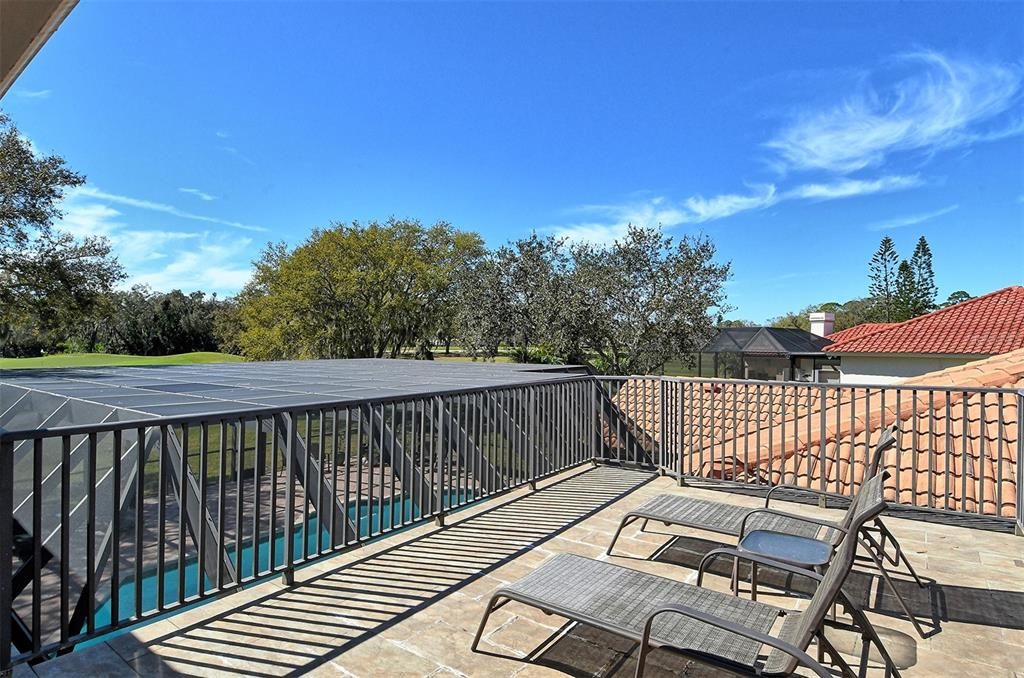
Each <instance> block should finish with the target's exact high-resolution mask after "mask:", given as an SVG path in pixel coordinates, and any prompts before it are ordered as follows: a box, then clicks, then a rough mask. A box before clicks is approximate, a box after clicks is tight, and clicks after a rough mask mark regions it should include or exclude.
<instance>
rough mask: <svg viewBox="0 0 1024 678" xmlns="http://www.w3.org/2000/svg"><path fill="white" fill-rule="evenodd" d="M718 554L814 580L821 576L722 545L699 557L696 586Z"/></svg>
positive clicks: (699, 583) (811, 571) (819, 578)
mask: <svg viewBox="0 0 1024 678" xmlns="http://www.w3.org/2000/svg"><path fill="white" fill-rule="evenodd" d="M719 556H727V557H730V558H732V559H734V560H745V561H747V562H750V563H757V564H758V565H764V566H765V567H770V568H772V569H773V570H780V571H782V572H788V573H789V574H796V575H800V576H802V577H807V578H808V579H813V580H814V581H816V582H821V579H822V576H821V575H820V574H818V573H817V572H814V571H813V570H805V569H804V568H802V567H797V566H796V565H790V564H789V563H782V562H779V561H778V560H775V559H773V558H768V557H766V556H762V555H760V554H757V553H749V552H747V551H740V550H739V549H736V548H732V547H728V546H725V547H722V548H717V549H711V550H710V551H708V552H707V553H705V554H704V557H703V558H701V559H700V565H698V566H697V586H700V585H701V582H703V581H704V571H705V570H706V569H707V566H708V565H709V564H711V562H712V561H714V560H715V559H716V558H718V557H719Z"/></svg>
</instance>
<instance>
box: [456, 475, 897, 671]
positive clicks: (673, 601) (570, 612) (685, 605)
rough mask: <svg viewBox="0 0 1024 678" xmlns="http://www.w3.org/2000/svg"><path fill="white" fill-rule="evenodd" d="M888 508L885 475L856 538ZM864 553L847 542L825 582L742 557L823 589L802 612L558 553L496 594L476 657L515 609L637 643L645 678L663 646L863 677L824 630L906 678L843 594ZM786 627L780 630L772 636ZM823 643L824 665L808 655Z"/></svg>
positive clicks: (726, 660) (743, 663)
mask: <svg viewBox="0 0 1024 678" xmlns="http://www.w3.org/2000/svg"><path fill="white" fill-rule="evenodd" d="M884 508H885V502H884V500H883V498H882V476H880V475H879V476H876V477H874V478H872V479H870V480H868V481H867V482H866V483H865V484H864V487H863V489H862V492H861V499H860V501H858V502H857V507H856V509H855V512H854V515H853V517H852V529H854V530H856V529H859V528H860V527H861V526H862V525H863V524H864V523H865V522H866V521H867V520H870V519H872V518H874V517H875V516H877V515H878V514H879V513H880V512H881V511H882V510H883V509H884ZM857 544H858V541H857V540H856V539H846V540H843V542H842V543H841V544H840V546H839V548H838V549H837V550H836V553H835V557H834V558H833V560H832V564H831V565H830V566H829V568H828V570H827V571H826V573H825V574H824V575H822V574H819V573H816V572H812V571H809V570H805V569H801V568H798V567H792V566H789V565H786V564H783V563H778V562H775V561H772V560H769V559H767V558H763V557H761V556H758V555H755V554H748V553H741V552H738V551H736V552H734V554H733V555H734V556H735V557H737V558H740V559H743V560H748V561H750V562H758V563H760V564H761V565H762V566H764V567H771V568H773V569H778V570H781V571H783V572H787V573H789V574H791V575H795V576H798V577H800V576H802V577H807V578H809V579H812V580H814V581H816V582H817V588H816V589H815V592H814V595H813V596H812V597H811V599H810V602H809V603H808V606H807V608H806V609H805V610H804V611H802V612H799V611H795V610H784V609H781V608H778V607H775V606H773V605H768V604H765V603H762V602H758V601H752V600H745V599H743V598H739V597H736V596H732V595H729V594H727V593H721V592H718V591H712V590H709V589H704V588H701V587H699V586H693V585H691V584H685V583H682V582H678V581H675V580H672V579H667V578H664V577H659V576H656V575H652V574H648V573H646V572H639V571H637V570H632V569H630V568H627V567H622V566H620V565H614V564H612V563H606V562H601V561H597V560H592V559H590V558H584V557H582V556H577V555H573V554H559V555H556V556H553V557H552V558H550V559H548V560H547V561H545V562H544V563H543V564H541V565H540V566H539V567H538V568H537V569H536V570H534V571H533V572H531V573H530V574H528V575H526V576H525V577H523V578H522V579H520V580H519V581H518V582H515V583H513V584H509V585H507V586H504V587H502V588H500V589H498V590H497V591H495V593H494V595H493V596H492V597H491V599H490V601H489V602H488V604H487V608H486V610H485V612H484V615H483V619H481V620H480V626H479V628H478V629H477V633H476V636H475V638H474V639H473V645H472V649H473V651H478V649H477V648H478V645H479V642H480V638H481V636H482V635H483V632H484V629H485V628H486V625H487V620H488V618H489V617H490V615H491V613H492V612H494V611H495V610H497V609H498V608H500V607H502V606H503V605H505V604H507V603H509V602H511V601H516V602H519V603H524V604H526V605H530V606H532V607H535V608H538V609H540V610H541V611H543V612H544V613H546V614H557V615H559V616H562V617H566V618H568V619H570V620H573V621H576V622H580V623H583V624H586V625H589V626H593V627H596V628H599V629H603V630H605V631H609V632H611V633H614V634H617V635H620V636H623V637H625V638H628V639H630V640H633V641H635V642H638V643H639V644H640V653H639V657H638V661H637V667H636V675H637V676H638V677H639V676H641V675H642V674H643V671H644V664H645V662H646V658H647V654H648V652H649V650H650V649H652V648H658V647H664V648H671V649H674V650H677V651H679V652H681V653H683V654H685V655H689V656H694V657H697V658H699V659H700V660H701V661H705V662H708V663H710V664H713V665H717V666H721V667H723V668H728V669H729V670H732V671H740V672H746V673H748V674H753V675H772V676H778V675H790V674H792V673H793V672H794V671H795V670H796V669H797V668H798V667H799V666H801V665H802V666H804V667H807V668H808V669H810V670H811V671H813V672H814V674H815V675H818V676H830V675H831V674H830V673H829V671H828V670H827V669H826V668H825V667H824V666H823V665H822V663H821V662H823V661H825V656H826V655H827V656H828V658H829V660H830V661H831V663H832V664H834V665H835V666H837V667H838V668H839V669H840V670H841V671H842V673H843V675H844V676H854V675H856V674H855V673H854V671H853V669H852V668H851V667H850V665H849V663H847V661H846V660H845V659H843V657H842V656H841V655H840V654H839V652H838V651H836V649H835V647H834V646H833V645H832V644H831V643H830V642H829V640H828V639H827V637H826V636H825V634H824V630H823V627H824V626H825V624H828V625H830V626H832V625H835V626H839V627H843V628H847V629H855V630H857V631H858V632H859V633H860V634H861V637H862V638H863V649H862V653H861V657H862V662H863V661H866V658H867V656H868V649H869V646H870V645H871V644H874V645H875V647H876V648H877V650H878V652H879V654H880V655H881V656H882V658H883V660H884V661H885V662H886V667H887V670H889V671H891V672H892V673H893V674H894V675H896V676H899V672H898V670H897V669H896V666H895V664H894V663H893V661H892V658H891V657H890V656H889V654H888V652H887V651H886V649H885V647H884V646H883V645H882V642H881V640H880V639H879V637H878V634H877V633H876V632H875V630H874V628H873V627H872V626H871V623H870V622H869V621H868V619H867V618H866V617H865V616H864V614H863V612H861V611H860V609H859V608H858V607H857V606H856V605H855V604H854V603H853V601H852V600H850V599H849V598H848V597H847V596H845V595H844V594H843V592H842V585H843V582H844V581H845V579H846V576H847V575H848V574H849V572H850V570H851V568H852V567H853V560H854V557H855V555H856V550H857ZM836 602H840V603H842V604H843V606H844V608H845V609H846V611H847V613H848V614H849V615H850V617H851V619H852V622H853V623H852V625H851V624H845V623H841V622H838V621H834V620H828V619H826V616H827V615H828V613H829V611H830V610H831V609H832V607H833V604H834V603H836ZM780 618H781V624H780V625H779V628H778V629H777V630H776V631H774V632H773V628H774V627H776V625H777V624H779V623H780ZM815 639H816V640H817V659H814V658H812V657H811V656H810V655H808V654H807V649H808V647H809V646H810V644H811V642H812V641H813V640H815Z"/></svg>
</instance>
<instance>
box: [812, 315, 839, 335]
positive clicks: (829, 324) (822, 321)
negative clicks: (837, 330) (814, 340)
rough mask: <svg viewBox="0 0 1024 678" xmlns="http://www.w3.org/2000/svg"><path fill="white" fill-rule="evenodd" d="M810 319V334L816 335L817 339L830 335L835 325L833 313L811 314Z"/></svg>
mask: <svg viewBox="0 0 1024 678" xmlns="http://www.w3.org/2000/svg"><path fill="white" fill-rule="evenodd" d="M810 318H811V334H817V335H818V336H819V337H827V336H828V335H830V334H832V328H833V327H835V324H836V314H835V313H812V314H811V315H810Z"/></svg>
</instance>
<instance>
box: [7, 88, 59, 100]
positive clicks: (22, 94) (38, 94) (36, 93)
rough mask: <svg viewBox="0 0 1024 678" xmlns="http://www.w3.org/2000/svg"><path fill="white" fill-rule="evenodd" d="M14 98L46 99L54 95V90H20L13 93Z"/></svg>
mask: <svg viewBox="0 0 1024 678" xmlns="http://www.w3.org/2000/svg"><path fill="white" fill-rule="evenodd" d="M13 94H14V96H16V97H19V98H21V99H46V98H47V97H49V96H50V95H51V94H53V90H52V89H18V90H15V91H14V92H13Z"/></svg>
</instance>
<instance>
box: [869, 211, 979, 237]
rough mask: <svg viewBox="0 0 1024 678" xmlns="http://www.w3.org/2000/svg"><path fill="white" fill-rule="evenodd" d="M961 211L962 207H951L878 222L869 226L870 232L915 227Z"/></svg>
mask: <svg viewBox="0 0 1024 678" xmlns="http://www.w3.org/2000/svg"><path fill="white" fill-rule="evenodd" d="M957 209H960V205H950V206H948V207H943V208H942V209H939V210H935V211H933V212H921V213H919V214H908V215H907V216H903V217H894V218H892V219H885V220H884V221H878V222H875V223H873V224H869V225H868V230H869V231H888V230H891V229H894V228H903V227H905V226H915V225H917V224H922V223H924V222H926V221H931V220H932V219H937V218H939V217H941V216H943V215H945V214H949V213H950V212H953V211H954V210H957Z"/></svg>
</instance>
